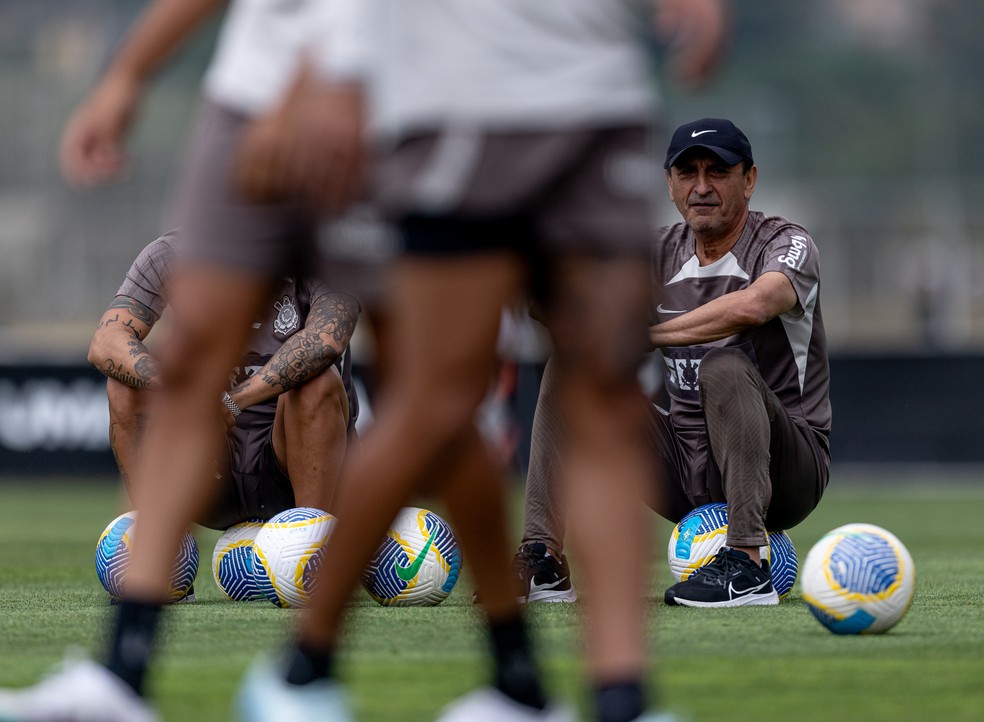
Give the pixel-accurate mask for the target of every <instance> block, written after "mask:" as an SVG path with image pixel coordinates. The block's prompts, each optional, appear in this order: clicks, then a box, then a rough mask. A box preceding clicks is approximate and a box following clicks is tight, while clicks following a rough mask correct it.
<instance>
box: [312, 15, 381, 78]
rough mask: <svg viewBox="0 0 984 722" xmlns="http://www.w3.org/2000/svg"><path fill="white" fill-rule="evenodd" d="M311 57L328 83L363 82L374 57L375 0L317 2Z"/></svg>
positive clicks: (317, 69)
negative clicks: (371, 8) (372, 45)
mask: <svg viewBox="0 0 984 722" xmlns="http://www.w3.org/2000/svg"><path fill="white" fill-rule="evenodd" d="M314 1H315V5H316V8H317V9H316V11H315V22H316V25H317V27H316V28H313V30H314V35H313V39H312V47H311V57H312V60H313V62H314V67H315V69H316V71H317V72H318V74H319V75H320V76H321V77H323V78H324V79H326V80H363V79H365V78H366V76H367V75H368V72H369V65H370V58H371V56H372V48H371V40H370V35H371V33H370V27H369V25H370V21H369V18H370V15H371V10H370V6H371V5H373V3H374V1H375V0H314Z"/></svg>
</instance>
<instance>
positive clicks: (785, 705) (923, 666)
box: [0, 473, 984, 722]
mask: <svg viewBox="0 0 984 722" xmlns="http://www.w3.org/2000/svg"><path fill="white" fill-rule="evenodd" d="M922 481H923V482H924V483H921V484H916V483H913V482H912V480H909V481H908V482H907V483H905V484H890V483H880V484H877V485H876V484H867V483H864V479H858V478H838V477H837V476H836V475H835V479H834V482H833V485H832V488H831V490H830V491H829V492H828V495H827V497H826V498H825V499H824V501H823V503H822V504H821V506H820V508H819V509H818V510H817V511H816V512H815V513H814V515H813V516H812V517H811V518H810V519H809V520H807V521H806V522H804V523H803V524H802V525H801V526H799V527H797V528H796V529H793V530H791V531H790V536H791V537H792V539H793V542H794V543H795V545H796V548H797V550H798V552H799V556H800V560H801V561H802V560H803V559H804V558H805V556H806V552H807V551H808V550H809V548H810V546H811V545H812V544H813V542H814V541H816V539H818V538H819V537H820V535H821V534H822V533H824V532H825V531H828V530H829V529H831V528H833V527H835V526H838V525H840V524H843V523H847V522H852V521H866V522H871V523H874V524H879V525H881V526H884V527H886V528H888V529H889V530H891V531H893V532H894V533H895V534H897V535H898V536H899V537H900V538H901V539H902V541H903V542H904V543H905V544H906V546H907V547H908V548H909V550H910V552H911V553H912V556H913V558H914V560H915V564H916V570H917V588H916V597H915V601H914V603H913V605H912V608H911V609H910V610H909V613H908V615H907V616H906V617H905V619H903V620H902V622H901V623H900V624H899V625H898V626H897V627H896V628H895V629H893V630H892V631H890V632H889V633H888V634H885V635H880V636H870V637H836V636H834V635H832V634H830V633H828V632H827V631H826V630H825V629H823V628H822V627H821V626H820V625H819V624H817V622H815V621H814V619H813V618H812V616H811V615H810V614H809V612H808V611H807V609H806V606H805V605H804V603H803V602H802V600H801V599H800V596H799V585H798V584H797V586H796V588H795V589H794V591H793V594H792V595H791V596H790V598H789V599H787V600H786V601H784V602H783V603H782V604H780V605H779V607H771V608H768V607H766V608H751V609H738V610H710V611H708V610H691V609H682V608H668V607H665V606H664V605H663V604H662V602H661V601H660V600H661V598H662V594H661V592H662V589H663V588H664V587H665V586H666V585H667V584H668V582H669V578H668V576H667V572H666V571H665V570H662V569H661V570H660V571H659V573H658V575H657V579H656V580H655V582H654V586H653V604H652V614H651V630H652V638H653V640H654V648H655V650H656V655H655V658H656V664H655V665H654V673H653V681H654V684H655V685H656V686H658V689H659V690H660V692H661V694H662V697H663V699H664V700H665V702H666V703H667V705H668V706H669V707H671V708H673V709H676V710H678V711H681V712H685V713H686V714H688V715H689V716H690V718H691V719H693V720H697V721H703V720H744V719H755V720H783V721H784V722H785V721H788V720H795V721H796V722H805V721H806V720H824V721H827V720H865V721H868V720H982V719H984V555H982V554H981V548H982V545H981V541H982V539H984V524H982V519H984V473H982V474H981V476H980V478H977V479H970V480H969V481H968V480H964V481H963V482H962V483H953V482H948V481H947V480H946V479H942V478H941V479H928V480H922ZM930 482H931V483H930ZM117 506H118V496H117V492H116V489H115V487H114V486H113V485H112V484H110V483H98V484H86V483H80V482H74V483H71V484H68V483H65V484H54V483H40V482H31V483H28V482H11V481H6V482H0V549H2V557H0V558H2V562H0V686H21V685H25V684H29V683H31V682H33V681H35V680H36V679H37V678H38V676H39V675H40V674H42V673H43V672H44V671H45V670H47V669H49V668H50V667H51V666H52V665H53V664H55V663H56V662H57V661H58V660H59V659H60V658H61V657H62V656H63V654H64V651H65V649H66V647H69V646H72V645H75V646H79V647H82V648H84V649H86V650H89V651H90V652H92V653H94V654H96V655H97V656H98V655H99V654H101V650H102V649H103V646H104V640H103V635H104V634H105V624H104V620H105V619H106V618H107V616H108V614H109V612H110V607H109V606H108V604H107V599H106V596H105V593H104V592H103V591H102V588H101V587H100V585H99V582H98V580H97V579H96V575H95V571H94V567H93V558H94V557H93V553H94V549H95V543H96V538H97V536H98V534H99V533H100V532H101V531H102V529H103V527H104V526H105V525H106V524H107V523H108V522H109V521H110V519H112V517H113V516H114V515H115V511H116V509H117ZM654 524H655V537H654V543H653V557H654V559H655V560H656V561H657V563H658V564H659V565H661V566H662V565H663V561H664V559H665V547H666V540H667V537H668V534H669V531H670V529H671V527H670V525H668V524H665V523H662V522H659V521H655V522H654ZM216 537H217V533H215V532H209V531H205V530H200V533H199V534H198V538H199V543H200V547H201V556H202V566H201V568H200V570H199V574H198V581H197V583H196V589H197V592H198V600H199V601H198V602H197V603H196V604H193V605H182V606H179V607H174V608H172V609H171V610H170V614H169V617H168V621H167V624H166V627H165V632H164V644H163V646H162V647H161V650H160V654H159V657H158V660H159V662H160V663H159V664H158V665H157V666H156V667H155V669H154V672H153V675H152V677H151V681H150V684H151V688H152V691H153V695H154V699H155V702H156V704H157V706H158V708H159V709H160V710H161V712H162V714H163V716H164V718H165V719H166V720H201V721H205V722H211V721H212V720H228V719H231V718H232V715H231V712H230V710H231V705H230V700H231V698H232V696H233V693H234V691H235V688H236V685H237V683H238V681H239V678H240V676H241V674H242V672H243V670H244V668H245V667H246V665H247V664H248V663H249V661H250V660H251V659H252V658H253V657H254V655H256V654H257V653H259V652H262V651H265V650H270V649H276V648H277V646H278V645H279V644H281V642H282V640H284V639H285V636H286V634H287V633H288V632H289V631H290V629H291V627H292V625H293V624H294V623H295V622H296V620H297V612H295V611H290V610H281V609H277V608H275V607H274V606H272V605H269V604H267V603H265V602H252V603H238V604H237V603H232V602H227V601H224V598H223V597H222V596H221V593H220V592H219V591H218V590H217V589H216V587H215V585H214V582H213V581H212V578H211V574H210V572H209V567H208V561H209V560H210V558H211V552H212V546H213V544H214V541H215V539H216ZM466 572H467V569H466ZM576 575H577V570H576V563H575V566H574V576H575V584H576V580H577V576H576ZM358 599H359V601H358V602H357V603H356V606H355V608H354V610H353V613H352V615H351V616H350V620H349V625H350V626H349V633H348V635H347V638H346V644H345V647H344V650H343V656H342V660H341V663H342V665H343V667H342V669H343V673H344V675H345V677H346V679H347V680H348V681H349V683H350V684H351V688H352V694H353V697H354V702H355V705H356V708H357V712H358V715H359V719H365V720H385V721H390V720H404V721H410V722H414V721H416V720H429V719H433V717H434V715H435V713H436V712H437V710H438V709H439V708H440V707H441V706H442V705H443V704H444V703H446V702H447V701H449V700H451V699H453V698H454V697H456V696H457V695H459V694H462V693H464V692H465V691H467V690H468V689H469V688H471V687H472V686H474V685H476V684H479V683H481V682H482V681H483V680H484V679H485V674H486V666H485V665H486V658H485V656H484V637H483V635H482V632H481V628H480V627H479V625H478V617H477V614H476V609H475V608H474V607H473V605H471V604H470V599H471V588H470V582H469V579H468V577H467V573H466V575H465V576H464V577H463V581H462V582H461V583H460V584H459V585H458V588H457V589H456V590H455V592H454V593H453V594H452V596H451V597H450V598H449V599H448V600H447V601H446V602H445V603H444V604H443V605H441V606H439V607H436V608H430V609H385V608H382V607H379V606H377V605H376V604H375V602H373V601H371V600H370V599H369V597H368V596H367V595H364V594H361V593H360V596H359V598H358ZM530 611H531V619H532V622H533V625H534V630H535V633H536V636H537V639H538V641H539V643H540V645H539V648H540V653H541V656H542V659H543V663H544V667H545V670H546V672H547V674H548V684H549V685H550V688H551V690H552V691H553V692H555V693H556V694H557V695H560V696H562V697H565V698H566V699H568V700H570V701H572V702H574V703H576V704H578V705H581V706H582V709H584V705H585V701H586V698H585V695H584V691H583V681H584V678H583V667H582V662H583V659H582V654H581V647H580V643H579V610H578V606H577V605H532V607H531V609H530Z"/></svg>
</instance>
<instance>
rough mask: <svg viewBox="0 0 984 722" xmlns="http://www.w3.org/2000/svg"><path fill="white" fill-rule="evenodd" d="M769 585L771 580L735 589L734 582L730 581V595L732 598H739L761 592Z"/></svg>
mask: <svg viewBox="0 0 984 722" xmlns="http://www.w3.org/2000/svg"><path fill="white" fill-rule="evenodd" d="M768 585H769V580H768V579H767V580H765V581H764V582H762V583H761V584H759V585H758V586H754V587H749V588H748V589H735V583H734V582H728V596H730V597H731V598H732V599H738V598H739V597H746V596H748V595H749V594H755V593H756V592H761V591H762V590H763V589H765V587H767V586H768Z"/></svg>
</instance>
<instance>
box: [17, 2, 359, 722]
mask: <svg viewBox="0 0 984 722" xmlns="http://www.w3.org/2000/svg"><path fill="white" fill-rule="evenodd" d="M222 5H224V3H223V2H221V1H220V0H156V1H155V2H151V3H149V5H148V6H147V8H146V9H145V11H144V12H143V14H142V15H141V16H140V18H139V19H138V21H137V23H136V25H135V26H134V28H133V29H132V30H131V32H130V33H129V35H128V36H127V38H126V39H125V41H124V42H123V44H122V46H121V47H120V49H119V50H118V51H117V53H116V54H115V56H114V58H113V59H112V61H111V62H110V64H109V66H108V67H107V69H106V71H105V73H104V74H103V76H102V79H101V80H100V82H99V83H98V84H97V85H96V87H95V88H94V89H93V90H92V92H91V93H90V94H89V95H88V96H87V97H86V98H85V99H84V101H83V102H82V103H81V104H80V105H79V106H78V108H77V109H76V110H75V112H74V113H73V115H72V117H71V118H70V119H69V121H68V123H67V125H66V128H65V131H64V133H63V137H62V144H61V166H62V170H63V173H64V175H65V177H66V178H67V179H68V180H69V181H70V182H72V183H74V184H77V185H83V186H84V185H92V184H98V183H103V182H107V181H110V180H115V179H119V178H121V177H123V176H125V174H126V171H127V158H126V153H125V150H124V142H125V140H126V137H127V135H128V133H129V131H130V129H131V127H132V125H133V122H134V119H135V117H136V115H137V111H138V110H139V108H140V105H141V102H142V99H143V97H144V95H145V93H146V90H147V88H148V86H149V84H150V82H151V79H152V76H153V75H154V73H155V72H156V71H157V70H158V69H159V68H160V67H161V66H162V65H163V64H164V62H165V60H166V59H167V58H168V57H169V56H170V55H171V53H172V52H173V51H175V50H176V49H177V48H178V47H179V46H180V45H181V44H182V42H183V41H184V40H185V39H186V38H187V37H188V36H189V35H190V34H191V33H192V32H193V31H195V30H196V29H197V28H199V27H200V26H201V25H202V24H203V23H204V22H205V21H206V20H207V19H208V18H210V17H211V16H212V15H213V14H214V13H215V12H217V11H218V9H219V8H220V7H221V6H222ZM347 7H348V6H347V5H346V4H344V3H336V2H333V1H331V0H321V1H318V0H299V1H297V2H273V1H269V2H267V1H257V0H238V1H237V2H235V3H233V5H232V6H231V8H230V10H229V13H228V15H227V16H226V18H225V21H224V25H223V29H222V33H221V37H220V39H219V44H218V48H217V51H216V53H215V56H214V58H213V59H212V62H211V64H210V66H209V68H208V72H207V74H206V76H205V83H204V100H203V103H202V109H201V113H200V116H199V118H198V122H197V125H196V127H195V130H194V134H193V137H192V139H191V141H190V144H189V147H188V149H187V157H186V160H185V163H184V167H183V171H182V174H181V176H180V182H179V184H178V186H177V189H176V191H177V204H176V216H177V217H176V223H175V226H177V227H178V229H179V230H178V243H177V244H176V249H175V260H174V263H173V268H172V272H171V277H170V281H169V284H168V287H167V289H166V292H167V297H168V301H169V304H170V308H171V311H172V320H173V324H172V327H171V329H170V334H169V338H168V342H167V344H165V345H164V347H163V348H162V349H161V350H160V353H159V355H158V357H157V359H158V361H159V363H160V377H161V381H162V392H161V393H160V394H158V395H156V397H155V398H153V399H152V404H151V407H150V408H149V409H148V412H147V415H148V428H147V431H146V435H145V437H144V440H143V443H142V446H141V450H140V454H139V458H138V459H137V464H136V466H135V468H134V469H133V471H132V475H133V482H134V483H133V488H134V489H135V490H137V495H136V498H135V499H134V501H135V506H136V509H137V511H138V513H139V514H140V524H139V525H138V526H137V527H136V528H135V540H134V548H133V553H132V556H131V561H130V566H129V570H128V576H127V588H126V592H125V598H124V599H123V600H122V601H121V603H120V604H119V606H118V607H117V608H116V610H115V617H114V620H113V623H112V629H111V632H110V644H109V651H108V655H107V659H106V663H105V665H102V664H97V663H95V662H92V661H87V660H82V661H74V662H68V663H66V665H65V666H64V667H63V669H62V670H61V671H60V672H58V673H57V674H55V675H53V676H51V677H49V678H47V679H45V680H43V681H42V682H40V683H39V684H37V685H36V686H34V687H31V688H28V689H25V690H16V691H11V690H7V691H2V692H0V717H2V718H3V719H10V720H21V719H23V720H59V722H65V721H70V720H87V721H90V722H91V721H92V720H100V721H101V722H143V721H144V720H152V719H155V718H156V715H155V713H154V712H153V710H152V709H151V707H150V705H149V704H148V703H147V702H146V701H145V699H144V698H143V695H144V693H145V690H144V680H145V676H146V673H147V669H148V666H149V664H150V660H151V655H152V653H153V651H154V649H155V646H156V642H155V640H156V633H157V629H158V627H159V623H160V617H161V612H162V604H163V602H164V601H165V600H166V599H167V585H168V581H167V580H168V576H169V570H170V567H171V564H172V562H173V560H174V558H175V556H176V554H177V550H178V545H179V540H180V538H181V536H182V535H183V533H184V530H185V529H186V527H187V525H188V523H189V522H190V520H192V519H194V518H197V517H198V516H199V515H201V514H203V513H204V512H205V511H206V510H207V509H208V507H209V506H210V504H211V503H212V502H213V500H214V498H215V495H216V493H217V492H218V488H219V482H218V480H217V479H216V478H215V474H214V468H213V463H214V460H215V459H216V458H218V457H219V455H220V453H221V444H222V443H223V441H222V437H221V435H217V434H215V433H214V430H215V429H216V428H221V425H222V424H223V414H224V413H225V412H224V411H223V408H224V407H223V405H222V403H221V400H222V398H223V397H222V394H223V390H224V389H225V388H226V385H227V383H228V378H229V370H230V369H231V368H233V367H234V366H235V365H236V362H237V360H238V359H239V357H240V354H241V353H242V351H243V349H244V348H245V346H246V343H247V340H248V338H249V335H250V333H251V331H252V329H251V325H252V323H253V321H254V319H256V318H257V317H259V316H262V315H264V312H265V308H266V304H267V303H269V302H271V301H272V300H273V298H272V297H273V294H274V293H275V292H276V291H277V290H278V288H279V287H280V284H281V282H282V278H283V277H284V276H285V275H301V274H300V272H301V271H305V270H309V269H310V268H311V262H312V261H311V259H312V256H313V250H314V223H315V217H314V215H313V214H312V212H311V210H310V206H309V205H308V204H307V203H306V202H305V199H302V198H299V197H297V196H282V197H280V198H279V199H278V200H276V201H271V202H264V203H256V202H250V201H247V200H245V199H244V198H243V197H242V196H241V195H240V194H239V192H238V191H237V189H236V183H235V179H234V171H235V167H236V150H237V148H238V147H239V145H240V144H241V142H242V138H243V133H244V131H245V129H246V128H247V123H248V121H249V119H250V118H253V117H256V116H258V115H260V114H262V113H264V112H266V111H268V110H269V109H270V108H272V107H274V105H275V104H276V102H277V101H278V100H279V99H280V98H281V96H282V95H283V94H284V92H285V91H286V90H287V89H288V87H289V86H290V84H291V83H292V82H294V79H295V78H297V77H299V76H304V75H305V74H311V75H316V76H318V77H319V78H327V77H329V76H330V77H332V78H333V79H335V80H339V79H345V80H348V79H349V78H350V77H357V76H359V75H360V74H361V73H362V72H363V70H364V64H363V56H362V55H360V54H359V53H360V52H361V50H362V48H363V46H362V45H361V44H359V43H357V42H356V35H357V34H358V29H357V28H356V27H355V26H354V25H352V24H351V23H350V22H349V20H350V19H351V17H352V16H350V15H345V14H344V11H345V10H346V8H347ZM333 90H334V92H333V93H332V94H331V100H330V104H329V106H328V109H329V110H330V111H332V112H328V111H324V109H322V110H323V111H324V112H322V114H321V116H320V117H319V121H318V124H319V126H326V127H330V128H331V130H332V132H333V133H335V134H337V135H339V136H341V137H345V138H346V139H347V140H348V141H349V142H348V143H346V144H345V145H344V147H342V148H340V150H339V152H337V153H336V154H335V155H333V157H332V159H331V177H332V178H334V179H338V180H339V183H340V185H339V186H338V187H339V188H340V189H341V192H344V193H350V192H351V193H355V192H356V189H357V186H358V183H357V182H356V181H355V180H354V179H353V176H354V175H355V174H357V173H358V172H359V169H360V160H361V155H362V154H361V148H360V143H361V131H362V124H361V116H362V111H361V96H359V95H358V94H356V93H353V92H350V91H349V90H348V88H347V86H346V85H344V84H336V85H334V86H333ZM336 110H337V111H339V112H338V113H337V115H336V114H335V112H334V111H336ZM336 120H339V121H341V122H343V123H345V124H346V125H344V126H342V125H338V124H337V123H336ZM320 200H321V201H322V203H324V202H325V201H326V198H325V196H324V191H323V190H322V195H321V197H320ZM347 200H348V196H344V197H343V196H341V195H339V196H338V197H336V198H335V199H334V201H337V203H332V202H330V201H329V202H328V205H338V206H341V205H344V204H345V202H347ZM330 336H331V335H330V334H324V335H319V336H318V337H317V338H316V339H313V341H312V346H311V351H312V352H314V353H319V354H322V355H327V356H329V357H330V356H332V355H333V354H335V353H337V349H336V348H335V347H334V345H333V343H334V340H333V339H332V338H331V337H330ZM304 380H306V379H305V378H303V375H301V374H298V375H296V376H288V377H287V378H285V379H284V381H285V384H284V386H283V390H284V391H288V390H290V389H291V388H296V387H297V386H299V385H300V384H301V383H303V381H304ZM229 408H230V410H231V406H229Z"/></svg>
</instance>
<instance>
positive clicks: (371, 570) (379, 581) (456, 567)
mask: <svg viewBox="0 0 984 722" xmlns="http://www.w3.org/2000/svg"><path fill="white" fill-rule="evenodd" d="M460 574H461V550H460V548H459V547H458V541H457V540H456V539H455V537H454V532H453V531H452V530H451V527H450V525H449V524H448V523H447V522H446V521H445V520H444V519H442V518H441V517H440V516H438V515H437V514H435V513H434V512H432V511H428V510H427V509H420V508H417V507H406V508H404V509H401V510H400V513H399V514H397V516H396V519H394V520H393V523H392V524H391V525H390V529H389V531H388V532H387V534H386V538H385V539H383V542H382V544H380V545H379V549H377V550H376V553H375V554H374V555H373V558H372V561H370V562H369V566H367V567H366V569H365V571H364V572H363V575H362V585H363V586H364V587H365V589H366V591H367V592H369V595H370V596H371V597H372V598H373V599H375V600H376V601H377V602H379V603H380V604H383V605H385V606H397V607H431V606H434V605H436V604H440V603H441V602H443V601H444V600H445V599H446V598H447V596H448V595H449V594H450V593H451V590H452V589H454V585H455V584H456V583H457V582H458V576H459V575H460Z"/></svg>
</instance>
